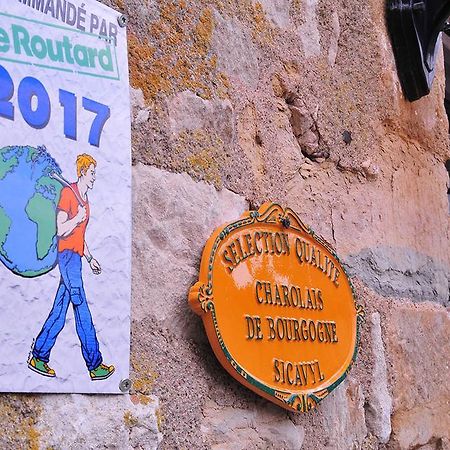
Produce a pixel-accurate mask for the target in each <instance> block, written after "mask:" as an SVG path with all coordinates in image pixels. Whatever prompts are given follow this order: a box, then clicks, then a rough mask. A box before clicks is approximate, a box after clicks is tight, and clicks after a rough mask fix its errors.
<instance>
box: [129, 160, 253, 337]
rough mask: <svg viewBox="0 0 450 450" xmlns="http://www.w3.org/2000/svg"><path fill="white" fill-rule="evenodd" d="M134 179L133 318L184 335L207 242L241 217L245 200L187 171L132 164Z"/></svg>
mask: <svg viewBox="0 0 450 450" xmlns="http://www.w3.org/2000/svg"><path fill="white" fill-rule="evenodd" d="M133 183H134V184H133V192H134V196H133V201H134V211H135V217H134V237H135V239H134V243H133V249H134V255H135V257H136V260H135V264H134V265H133V282H134V291H133V294H134V297H133V305H132V317H133V319H134V320H136V321H140V320H143V319H145V318H146V317H149V316H152V317H154V318H155V319H156V320H157V321H158V322H159V323H160V324H161V325H162V326H166V327H168V328H173V331H175V332H176V333H177V334H180V338H182V337H186V336H189V334H190V331H191V327H192V316H191V315H190V314H186V311H188V305H187V293H188V290H189V287H190V286H191V285H192V284H193V282H194V281H195V277H196V275H197V273H198V268H199V262H200V256H201V252H202V249H203V246H204V244H205V242H206V240H207V239H208V237H209V236H210V234H211V233H212V232H213V231H214V229H215V228H216V227H217V226H219V225H221V224H222V223H225V222H227V221H231V220H233V219H236V218H237V217H239V216H240V215H241V214H242V213H243V212H244V211H245V210H246V209H247V203H246V202H245V200H244V199H243V198H242V197H239V196H238V195H236V194H234V193H232V192H230V191H227V190H222V191H219V192H218V191H216V190H215V189H214V188H213V187H212V186H210V185H208V184H206V183H204V182H196V181H194V180H192V178H190V177H189V176H188V175H186V174H172V173H169V172H165V171H162V170H160V169H156V168H154V167H146V166H143V165H137V166H135V167H134V169H133ZM162 269H163V270H162ZM168 293H170V295H168ZM175 324H176V326H174V325H175Z"/></svg>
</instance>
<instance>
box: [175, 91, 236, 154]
mask: <svg viewBox="0 0 450 450" xmlns="http://www.w3.org/2000/svg"><path fill="white" fill-rule="evenodd" d="M168 113H169V125H170V130H171V131H172V133H173V134H174V135H179V134H180V133H182V132H184V131H196V130H200V129H204V130H216V133H217V135H218V136H219V137H220V138H221V140H222V141H223V143H224V144H225V145H230V144H231V143H232V141H233V137H234V121H233V110H232V107H231V103H230V101H229V100H204V99H202V98H201V97H199V96H197V95H195V94H194V93H192V92H191V91H183V92H180V93H179V94H177V95H175V96H173V97H172V98H170V99H169V102H168Z"/></svg>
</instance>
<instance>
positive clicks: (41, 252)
mask: <svg viewBox="0 0 450 450" xmlns="http://www.w3.org/2000/svg"><path fill="white" fill-rule="evenodd" d="M36 188H37V190H38V192H36V193H35V194H34V195H33V197H31V198H30V200H29V202H28V204H27V207H26V209H25V211H26V213H27V216H28V217H29V219H30V220H31V221H33V222H34V223H36V225H37V242H36V252H37V256H38V258H39V259H44V258H45V257H46V256H47V254H48V252H49V251H50V249H51V246H52V242H53V238H54V237H55V235H56V217H55V210H56V207H57V201H58V199H59V196H60V192H61V189H62V186H61V183H59V182H58V181H56V180H53V179H52V178H49V177H42V178H40V179H39V180H38V182H37V183H36ZM42 191H43V192H45V193H46V196H44V194H43V193H42ZM48 197H50V198H48Z"/></svg>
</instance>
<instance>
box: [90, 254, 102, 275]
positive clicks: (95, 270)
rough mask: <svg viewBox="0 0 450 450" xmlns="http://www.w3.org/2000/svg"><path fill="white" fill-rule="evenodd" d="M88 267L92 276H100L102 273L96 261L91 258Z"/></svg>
mask: <svg viewBox="0 0 450 450" xmlns="http://www.w3.org/2000/svg"><path fill="white" fill-rule="evenodd" d="M89 265H90V266H91V270H92V273H93V274H94V275H100V274H101V273H102V268H101V266H100V264H99V262H98V261H97V260H96V259H94V258H92V259H91V262H90V263H89Z"/></svg>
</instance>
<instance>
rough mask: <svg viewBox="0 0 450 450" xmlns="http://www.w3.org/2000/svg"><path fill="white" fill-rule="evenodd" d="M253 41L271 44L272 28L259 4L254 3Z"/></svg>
mask: <svg viewBox="0 0 450 450" xmlns="http://www.w3.org/2000/svg"><path fill="white" fill-rule="evenodd" d="M252 23H253V33H252V34H253V39H254V40H255V41H257V42H259V43H260V44H271V43H273V27H272V26H271V24H270V22H269V21H268V20H267V18H266V14H265V12H264V9H263V7H262V5H261V3H259V2H256V3H255V5H254V7H253V22H252Z"/></svg>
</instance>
